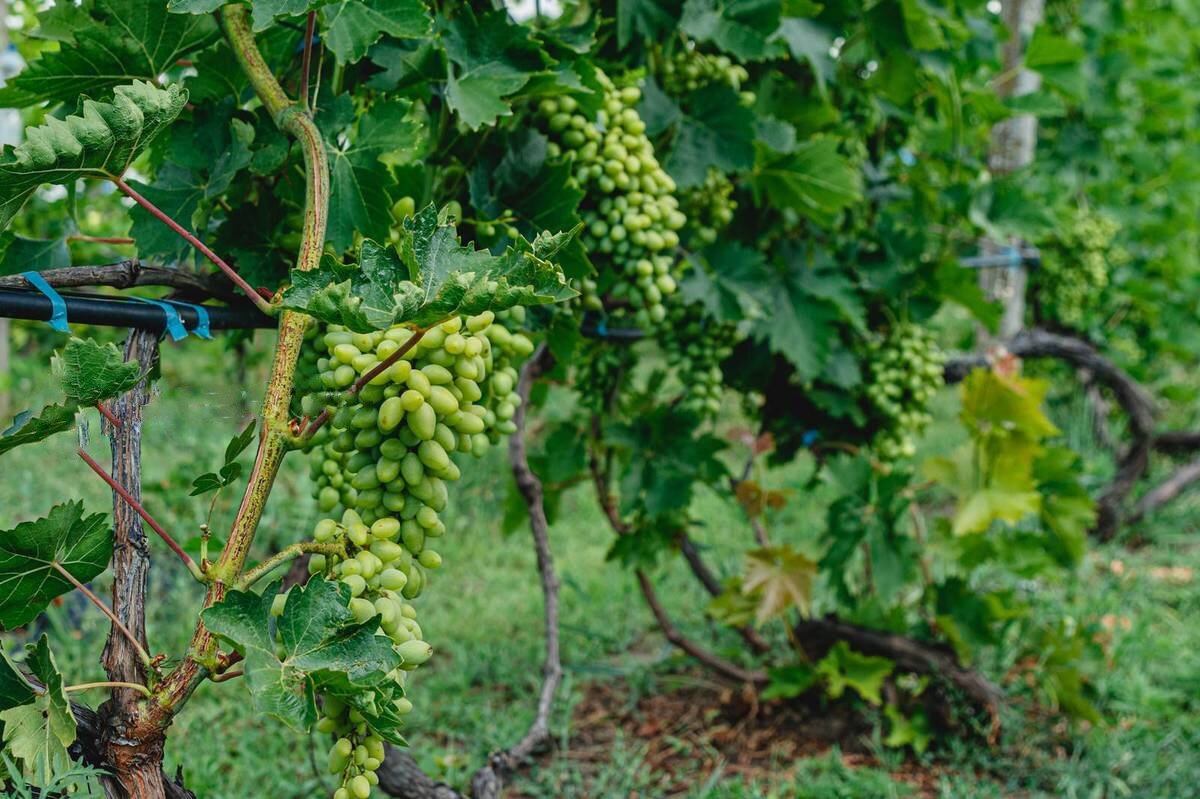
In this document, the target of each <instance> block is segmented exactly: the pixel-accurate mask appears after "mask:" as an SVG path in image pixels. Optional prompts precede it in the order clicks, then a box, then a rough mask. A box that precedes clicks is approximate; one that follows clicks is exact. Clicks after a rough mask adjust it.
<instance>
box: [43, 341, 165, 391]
mask: <svg viewBox="0 0 1200 799" xmlns="http://www.w3.org/2000/svg"><path fill="white" fill-rule="evenodd" d="M52 368H53V369H54V373H55V374H56V375H58V379H59V381H61V383H62V388H63V393H64V394H65V395H66V397H67V402H68V403H73V404H75V405H81V406H88V405H95V404H96V403H97V402H100V401H101V400H106V399H108V398H109V397H115V396H117V395H118V394H123V393H125V392H126V391H128V390H130V389H131V388H133V387H134V386H136V385H137V384H138V383H140V382H141V380H142V377H143V375H142V370H141V367H139V366H138V365H137V364H136V363H133V362H130V361H126V360H125V357H124V356H123V355H122V354H121V351H120V350H118V349H117V346H116V345H115V344H113V343H111V342H110V343H107V344H100V343H98V342H96V341H95V340H93V339H90V338H89V339H80V338H72V339H71V340H70V341H68V342H67V345H66V346H65V347H63V348H62V350H61V351H59V353H58V354H57V355H56V356H55V357H54V361H53V364H52Z"/></svg>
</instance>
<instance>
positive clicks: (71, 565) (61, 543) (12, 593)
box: [0, 502, 112, 630]
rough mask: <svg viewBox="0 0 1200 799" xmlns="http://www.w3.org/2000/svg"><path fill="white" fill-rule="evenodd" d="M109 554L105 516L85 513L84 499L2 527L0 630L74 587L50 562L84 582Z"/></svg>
mask: <svg viewBox="0 0 1200 799" xmlns="http://www.w3.org/2000/svg"><path fill="white" fill-rule="evenodd" d="M111 555H112V534H111V530H110V529H109V525H108V517H106V516H105V515H104V514H103V513H93V514H92V515H90V516H84V515H83V503H82V502H67V503H65V504H62V505H56V506H54V507H53V508H51V509H50V513H49V514H48V515H46V516H45V517H43V518H41V519H38V520H36V521H32V522H22V523H21V524H18V525H17V526H16V527H14V528H12V529H11V530H4V531H0V629H4V630H11V629H13V628H14V627H20V626H21V625H22V624H26V623H28V622H30V621H33V619H35V618H37V615H38V614H39V613H41V612H42V610H43V609H45V607H46V605H48V604H49V603H50V600H52V599H54V598H55V597H56V596H59V595H61V594H65V593H67V592H68V591H70V590H71V589H72V588H74V586H73V585H72V584H71V583H70V581H68V580H67V578H65V577H64V576H63V575H62V574H60V573H59V572H58V571H57V570H56V569H55V568H54V564H58V565H59V566H61V567H62V568H63V569H64V570H66V571H67V572H68V573H70V574H71V576H72V577H74V578H75V579H76V580H78V581H79V582H81V583H86V582H87V581H88V580H91V579H92V578H94V577H95V576H96V575H98V574H100V573H101V572H103V571H104V569H105V568H106V567H107V566H108V559H109V557H110V556H111Z"/></svg>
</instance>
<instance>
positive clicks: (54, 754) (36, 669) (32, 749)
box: [0, 635, 75, 784]
mask: <svg viewBox="0 0 1200 799" xmlns="http://www.w3.org/2000/svg"><path fill="white" fill-rule="evenodd" d="M5 660H6V661H7V657H6V658H5ZM25 662H26V665H27V666H29V670H30V671H31V672H33V675H34V677H36V678H37V680H38V682H39V683H41V685H42V688H41V690H40V691H39V692H38V693H37V695H36V696H35V697H33V699H32V701H30V702H29V703H27V704H21V705H16V706H14V707H10V708H7V709H5V710H3V711H0V722H2V723H3V727H4V745H5V748H6V749H7V750H8V752H9V754H11V755H12V756H13V757H14V758H16V759H17V760H18V761H20V763H21V770H22V772H23V774H24V775H25V777H26V779H29V780H32V781H36V782H39V783H42V784H45V783H46V782H48V781H49V780H50V779H51V778H52V777H53V775H55V774H58V773H61V772H62V771H64V770H66V769H68V768H69V767H70V765H71V758H70V755H69V754H68V753H67V747H68V746H70V745H71V744H72V743H74V742H75V716H74V715H73V714H72V713H71V703H70V701H69V700H68V699H67V692H66V691H65V690H64V689H63V679H62V675H61V674H60V673H59V671H58V665H57V664H56V663H55V662H54V655H53V653H51V651H50V644H49V642H48V641H47V639H46V636H45V635H43V636H42V637H41V638H40V639H38V642H37V644H36V645H31V646H30V647H29V657H28V658H27V659H26V661H25Z"/></svg>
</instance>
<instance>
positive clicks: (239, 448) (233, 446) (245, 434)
mask: <svg viewBox="0 0 1200 799" xmlns="http://www.w3.org/2000/svg"><path fill="white" fill-rule="evenodd" d="M256 424H257V420H255V419H251V420H250V421H249V422H248V423H247V424H246V426H245V427H244V428H243V429H242V432H240V433H238V434H237V435H236V436H234V437H233V438H232V439H230V441H229V443H228V444H227V445H226V446H225V463H226V464H229V463H233V462H234V461H235V460H237V458H238V456H239V455H241V454H242V453H243V452H245V451H246V447H248V446H250V444H251V442H253V441H254V427H255V425H256Z"/></svg>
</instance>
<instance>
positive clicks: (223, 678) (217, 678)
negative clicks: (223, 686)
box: [208, 668, 246, 682]
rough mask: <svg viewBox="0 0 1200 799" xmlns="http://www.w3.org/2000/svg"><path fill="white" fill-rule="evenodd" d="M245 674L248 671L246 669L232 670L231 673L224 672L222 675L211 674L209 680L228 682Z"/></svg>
mask: <svg viewBox="0 0 1200 799" xmlns="http://www.w3.org/2000/svg"><path fill="white" fill-rule="evenodd" d="M245 673H246V670H245V669H244V668H241V669H230V670H229V671H223V672H221V673H220V674H210V675H209V677H208V679H209V680H211V681H212V682H225V681H226V680H232V679H234V678H236V677H241V676H242V675H243V674H245Z"/></svg>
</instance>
